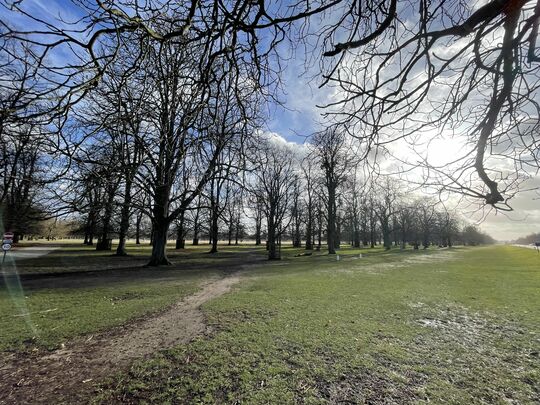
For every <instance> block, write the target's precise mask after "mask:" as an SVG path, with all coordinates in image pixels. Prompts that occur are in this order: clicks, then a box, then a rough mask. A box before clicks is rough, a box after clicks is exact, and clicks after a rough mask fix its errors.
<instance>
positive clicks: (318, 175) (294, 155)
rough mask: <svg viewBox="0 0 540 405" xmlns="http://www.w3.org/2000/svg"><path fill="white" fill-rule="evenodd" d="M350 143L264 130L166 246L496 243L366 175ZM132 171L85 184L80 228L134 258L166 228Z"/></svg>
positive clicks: (194, 205) (99, 166) (179, 221)
mask: <svg viewBox="0 0 540 405" xmlns="http://www.w3.org/2000/svg"><path fill="white" fill-rule="evenodd" d="M346 139H347V138H346V137H342V136H339V135H338V134H337V133H335V132H334V131H326V132H321V133H318V134H316V136H314V137H313V138H312V142H311V143H308V144H306V145H303V146H300V145H296V144H292V143H288V142H286V141H284V140H283V138H281V137H279V136H276V135H268V134H262V133H257V134H256V135H254V136H253V137H252V138H251V139H250V140H249V141H250V142H253V143H254V144H256V147H253V148H249V147H248V149H249V150H250V152H249V153H248V154H247V155H243V154H241V153H231V150H229V149H227V150H226V153H225V154H222V155H220V157H219V162H220V165H221V166H220V169H218V170H216V174H215V175H214V176H213V177H212V178H211V179H210V180H209V181H208V182H207V184H206V185H205V186H204V187H203V189H202V190H201V193H200V194H199V195H198V196H197V198H195V199H193V200H191V202H190V203H189V204H188V205H186V206H185V208H183V209H181V210H179V213H178V215H177V217H175V218H174V219H173V220H172V222H171V227H170V228H169V229H168V231H167V234H166V236H165V240H167V239H169V238H171V237H174V238H175V239H176V248H177V249H182V248H184V246H185V240H186V239H187V238H191V239H192V241H193V242H192V243H193V244H194V245H198V244H199V240H200V239H205V240H208V242H209V244H210V245H211V246H210V247H209V249H210V251H211V252H217V249H218V244H217V242H218V240H219V239H222V240H225V241H227V242H228V244H233V243H234V244H238V243H239V241H241V240H242V239H244V238H250V239H251V238H252V239H253V240H254V243H255V245H260V244H262V243H263V242H264V241H266V243H267V248H268V257H269V258H270V259H279V258H280V253H281V252H280V247H281V241H282V240H283V239H287V240H291V241H292V244H293V246H296V247H300V246H304V247H305V248H306V249H307V250H313V249H315V250H321V248H322V246H323V245H324V247H325V248H326V249H328V252H329V253H331V254H333V253H336V249H339V248H340V246H341V245H342V244H350V245H351V246H354V247H368V246H369V247H374V246H376V245H378V244H382V245H383V246H384V247H385V248H387V249H390V248H391V247H392V246H401V248H406V247H407V246H408V245H412V246H414V248H419V247H420V246H422V247H423V248H428V247H429V246H431V245H437V246H452V245H453V244H454V243H467V244H479V243H486V242H489V241H488V240H487V239H486V238H484V239H481V238H479V237H477V236H478V235H481V234H479V233H478V232H477V231H474V232H476V234H474V236H475V238H472V236H473V228H471V227H467V228H465V229H464V231H463V232H461V228H462V226H461V224H460V221H459V219H458V218H457V217H456V216H455V215H453V214H452V213H450V212H448V211H447V210H445V209H444V208H443V206H442V204H440V203H437V201H436V200H430V199H426V198H425V197H423V198H418V197H411V193H406V191H405V187H404V184H402V183H401V182H400V181H399V180H395V179H393V178H392V177H385V176H380V177H377V178H374V179H371V180H366V179H364V178H363V177H362V176H361V175H359V166H358V163H357V162H356V160H355V156H356V153H355V152H354V151H352V150H351V149H350V148H349V146H348V145H347V142H346ZM246 141H247V140H246ZM237 152H238V151H237ZM105 158H106V159H107V160H106V161H105V162H102V163H100V162H97V161H94V162H92V165H91V167H93V168H94V169H95V170H94V171H95V172H98V173H99V171H100V170H103V168H104V167H107V165H108V162H109V160H108V155H105ZM192 170H196V169H195V168H193V167H192ZM123 175H125V174H124V173H123V172H122V171H117V172H111V171H108V172H107V175H103V176H94V177H92V176H90V177H89V178H84V179H83V181H82V182H81V183H80V184H79V182H77V186H78V187H81V189H80V194H79V195H80V200H79V201H78V203H77V204H76V206H77V207H79V209H78V213H79V215H80V218H81V221H80V229H79V232H81V233H84V237H85V243H88V244H92V243H93V241H94V237H95V236H97V237H98V240H99V242H98V244H97V248H98V249H110V248H111V247H110V245H109V244H108V242H109V239H110V238H111V237H112V234H114V235H115V236H116V235H118V237H119V240H120V242H119V245H118V248H117V252H116V253H117V254H118V255H124V254H126V250H125V240H126V238H127V237H128V236H129V235H131V236H134V237H135V239H136V242H137V243H140V239H141V237H142V236H143V235H144V236H147V237H149V238H150V240H151V243H152V244H155V243H156V239H155V232H156V229H155V226H156V223H155V222H154V221H153V217H152V211H150V210H148V209H147V207H148V206H147V203H148V201H150V200H151V195H150V194H149V192H148V190H147V189H146V188H145V187H144V185H141V184H139V183H138V181H137V180H136V179H137V178H138V176H139V175H140V174H139V173H138V172H136V173H135V174H134V176H133V178H134V179H135V180H134V181H133V182H131V183H130V182H126V181H125V180H123V179H122V176H123ZM180 175H181V176H186V177H181V178H179V179H178V180H177V181H178V182H180V183H181V184H184V183H187V182H189V177H190V176H191V172H182V173H180ZM182 190H183V189H181V188H179V189H175V192H181V191H182ZM126 200H128V201H129V204H128V205H126ZM171 200H172V201H174V203H173V204H172V205H171V210H176V209H177V207H179V206H181V204H182V199H177V198H176V195H175V196H173V197H172V198H171ZM466 234H467V235H468V236H467V238H465V235H466ZM105 241H106V242H105Z"/></svg>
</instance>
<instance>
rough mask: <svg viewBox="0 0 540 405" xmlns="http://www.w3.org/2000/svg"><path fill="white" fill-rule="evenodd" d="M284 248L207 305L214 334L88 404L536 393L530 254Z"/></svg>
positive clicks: (473, 399)
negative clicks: (299, 252)
mask: <svg viewBox="0 0 540 405" xmlns="http://www.w3.org/2000/svg"><path fill="white" fill-rule="evenodd" d="M293 253H294V251H290V252H289V253H288V256H287V257H286V259H285V260H283V261H282V262H280V263H274V264H271V265H270V264H269V265H265V266H260V267H257V268H254V269H253V270H252V272H251V273H250V274H249V275H248V276H247V277H246V280H245V281H244V282H243V283H242V284H241V285H240V286H238V287H237V288H236V290H235V291H234V292H232V293H229V294H227V295H225V296H223V297H221V298H219V299H216V300H214V301H211V302H210V303H209V304H207V305H206V306H205V308H204V309H205V312H206V315H207V318H208V321H209V322H210V323H211V325H212V326H213V328H214V334H213V336H211V337H201V338H199V339H197V340H196V341H194V342H192V343H190V344H188V345H185V346H180V347H177V348H175V349H173V350H167V351H164V352H162V353H160V354H158V355H156V356H155V357H153V358H152V359H146V360H143V361H139V362H137V363H136V364H135V365H134V366H133V367H132V369H131V370H130V371H129V372H127V373H123V374H120V375H119V376H117V377H116V378H115V379H113V380H112V381H110V382H109V383H108V384H105V385H104V386H103V391H102V393H101V395H100V397H99V398H97V399H95V401H96V402H102V403H111V402H118V403H120V402H122V403H129V402H131V403H135V402H137V403H140V402H143V403H144V402H152V403H182V404H184V403H186V404H193V403H209V404H210V403H212V404H213V403H245V404H258V403H261V404H262V403H279V404H286V403H305V404H318V403H328V402H330V403H377V404H378V403H381V404H382V403H418V402H420V403H422V402H431V403H448V404H473V403H486V404H487V403H489V404H492V403H495V404H497V403H500V404H502V403H516V404H527V403H538V402H540V357H539V351H540V255H538V254H537V253H536V252H535V251H532V250H527V249H519V248H513V247H502V246H495V247H488V248H474V249H472V248H471V249H463V248H461V249H459V248H458V249H452V250H441V251H437V250H432V251H428V252H422V251H419V252H412V251H407V252H399V251H393V252H391V253H382V252H380V251H376V252H374V253H373V254H367V255H366V254H365V253H366V250H364V251H362V253H363V257H362V258H359V257H358V254H359V253H360V251H354V250H348V251H347V253H346V254H344V255H343V254H342V255H341V257H340V259H341V260H339V261H337V260H336V259H335V258H330V257H327V256H317V257H294V254H293Z"/></svg>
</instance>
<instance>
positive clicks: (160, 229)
mask: <svg viewBox="0 0 540 405" xmlns="http://www.w3.org/2000/svg"><path fill="white" fill-rule="evenodd" d="M168 233H169V223H168V222H166V221H163V222H161V223H159V224H156V225H155V226H154V237H153V240H152V256H151V257H150V262H149V263H148V266H162V265H170V264H171V262H170V261H169V259H168V258H167V235H168Z"/></svg>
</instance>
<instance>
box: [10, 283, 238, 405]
mask: <svg viewBox="0 0 540 405" xmlns="http://www.w3.org/2000/svg"><path fill="white" fill-rule="evenodd" d="M239 281H240V276H239V275H238V274H232V275H229V276H227V277H224V278H220V279H212V280H209V281H207V282H205V283H204V284H203V285H202V287H201V290H200V291H199V292H197V293H195V294H193V295H191V296H188V297H186V298H185V299H184V300H182V301H180V302H178V303H177V304H175V305H174V306H172V307H170V308H169V309H167V310H165V311H164V312H162V313H161V314H159V315H157V316H156V315H154V316H150V317H148V318H147V319H143V320H140V321H138V322H133V323H131V324H129V325H127V326H124V327H119V328H114V329H112V330H110V331H107V332H105V333H102V334H100V335H96V336H90V337H86V339H78V340H75V341H73V342H72V343H71V344H69V345H68V346H67V347H65V348H63V349H59V350H57V351H55V352H53V353H51V354H47V355H44V356H31V357H28V356H16V355H12V356H11V357H10V358H8V359H3V360H0V375H1V376H2V377H1V380H0V404H14V403H49V404H51V403H61V402H68V403H81V400H82V398H84V397H85V396H86V397H87V395H89V394H90V393H91V392H92V390H93V388H94V384H95V382H97V381H99V380H101V379H103V378H104V377H107V376H109V375H111V374H113V373H115V372H116V371H119V370H121V369H123V368H125V367H127V366H128V365H129V364H130V363H132V362H133V361H134V360H135V359H138V358H141V357H144V356H146V355H149V354H151V353H154V352H156V351H158V350H161V349H166V348H169V347H173V346H175V345H177V344H180V343H187V342H189V341H190V340H192V339H193V338H194V337H196V336H198V335H200V334H202V333H204V332H205V331H206V328H207V327H206V323H205V320H204V314H203V312H202V311H201V309H200V307H201V305H202V304H204V303H205V302H207V301H209V300H211V299H213V298H216V297H219V296H221V295H223V294H225V293H227V292H228V291H230V289H231V287H232V286H233V285H234V284H236V283H238V282H239Z"/></svg>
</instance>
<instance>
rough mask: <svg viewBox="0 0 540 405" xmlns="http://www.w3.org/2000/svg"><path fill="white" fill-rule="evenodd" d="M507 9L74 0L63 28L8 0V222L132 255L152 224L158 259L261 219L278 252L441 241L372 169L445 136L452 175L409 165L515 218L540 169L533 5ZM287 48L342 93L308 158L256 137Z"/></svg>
mask: <svg viewBox="0 0 540 405" xmlns="http://www.w3.org/2000/svg"><path fill="white" fill-rule="evenodd" d="M364 3H365V4H364ZM506 3H507V2H500V1H495V0H493V1H489V2H487V3H485V4H482V5H481V6H479V7H476V6H475V7H476V8H474V7H472V6H471V5H470V4H469V2H466V1H459V2H444V1H436V2H420V4H419V5H418V9H419V10H416V11H420V13H417V12H414V13H412V8H411V7H412V4H411V3H410V2H397V1H390V2H387V1H382V0H373V1H372V0H369V1H366V2H363V5H362V7H359V4H358V3H357V2H356V1H345V0H335V1H331V2H323V1H315V2H312V1H309V2H307V1H299V2H295V3H294V4H291V5H290V6H289V7H282V6H280V4H279V2H278V3H274V2H265V1H259V2H253V1H248V0H241V1H234V2H221V1H218V2H213V1H203V0H193V1H189V2H175V1H160V2H154V1H152V0H149V1H147V2H144V3H141V2H138V1H130V0H127V1H124V2H122V4H121V6H118V4H117V3H116V2H113V1H109V0H104V1H83V2H80V1H73V2H72V3H71V6H72V7H73V8H74V9H76V11H77V12H76V13H74V15H77V18H72V19H71V20H70V19H69V18H63V17H58V18H56V17H54V16H51V15H46V16H39V15H35V14H34V13H33V12H32V11H31V10H29V9H27V8H26V7H27V5H26V3H24V2H10V1H8V2H3V3H2V11H3V14H2V16H3V17H2V20H1V23H0V96H1V97H0V102H1V113H0V135H1V137H2V151H1V153H2V156H1V159H2V162H1V164H2V169H3V171H2V182H1V185H0V205H1V206H2V218H3V221H4V225H3V226H4V228H9V229H13V230H15V231H16V232H17V234H19V235H20V234H23V233H26V234H28V233H31V232H32V231H31V228H30V226H31V223H32V222H35V221H37V220H43V219H48V218H54V217H59V216H68V217H72V218H77V219H78V220H79V221H81V224H82V225H81V229H82V232H83V233H84V236H85V240H86V243H96V247H97V248H99V249H110V248H111V246H110V242H109V241H110V239H111V237H112V235H115V236H116V235H118V238H119V240H120V243H119V246H118V247H117V254H118V255H124V254H126V253H127V252H126V248H125V241H126V239H127V237H128V235H130V234H132V233H133V230H135V234H137V232H138V233H139V234H140V233H141V232H142V231H141V230H142V228H143V225H144V223H146V222H149V223H150V229H151V232H150V233H151V240H152V257H151V259H150V264H152V265H160V264H167V263H168V259H167V255H166V242H167V240H168V238H169V237H170V236H171V233H174V234H175V238H176V240H177V241H178V242H177V246H178V248H182V246H183V243H184V242H183V240H184V239H185V235H187V234H188V233H189V232H191V233H192V234H193V235H194V239H195V240H197V239H199V236H200V235H202V233H203V232H207V233H208V237H209V239H210V241H211V244H212V247H211V250H212V251H216V250H217V248H218V246H217V241H218V239H219V237H221V235H222V234H223V229H224V228H225V229H227V231H226V233H227V238H228V239H229V240H231V241H232V240H233V239H234V240H235V241H236V239H237V238H240V239H241V235H242V233H243V232H245V228H247V227H251V224H252V223H253V227H254V229H255V232H254V233H255V239H256V240H257V241H258V242H261V243H262V240H263V239H264V240H266V241H268V249H269V257H270V258H278V257H279V246H280V243H281V241H282V240H283V239H284V238H291V239H292V240H293V243H294V244H295V245H299V244H300V243H301V240H302V236H303V237H304V240H305V245H306V246H307V247H312V248H313V247H315V248H316V247H319V246H321V244H322V241H325V242H326V246H327V249H328V251H329V253H335V249H337V248H338V247H339V246H340V244H342V243H345V241H347V243H349V242H352V244H353V245H359V244H361V245H364V244H366V241H367V245H369V246H371V245H374V244H375V243H379V242H381V243H382V244H383V245H384V246H385V247H386V248H389V247H390V246H391V245H392V244H394V245H395V244H401V245H402V246H405V245H407V244H411V243H412V244H413V245H414V246H429V245H432V244H436V245H443V246H444V245H451V244H453V243H454V241H455V240H456V235H458V234H460V232H459V231H460V230H459V229H457V228H459V226H458V225H456V223H457V222H458V220H457V219H456V218H455V216H453V215H452V214H451V213H450V212H448V210H446V209H444V208H443V205H442V204H437V203H436V202H435V201H430V200H429V199H425V198H423V199H416V198H414V197H413V196H412V194H410V193H407V192H405V191H404V190H405V189H406V188H405V187H404V185H403V183H402V182H399V181H398V180H395V179H392V178H391V177H387V176H382V175H379V174H378V173H377V171H376V170H371V171H368V172H366V171H365V170H364V169H363V168H364V167H365V163H366V161H368V160H370V159H371V158H373V156H374V155H377V153H378V151H379V150H384V149H385V148H386V145H388V144H390V143H391V142H394V141H396V140H398V139H404V138H406V139H412V141H411V142H413V143H414V139H415V136H416V135H417V134H418V133H420V132H422V131H430V130H436V131H439V130H440V131H442V129H446V130H450V131H451V132H452V134H453V135H454V136H455V137H456V138H462V139H463V140H465V141H466V144H467V145H470V146H471V147H470V150H468V152H467V153H466V154H465V155H464V156H463V158H462V159H458V162H460V163H459V164H460V168H459V170H458V171H449V170H445V168H444V167H436V166H433V165H432V164H430V163H428V162H427V161H423V160H422V159H419V160H418V161H417V162H416V164H417V165H418V166H419V167H422V168H424V169H425V170H426V172H428V173H429V174H430V175H434V176H435V182H434V183H430V184H434V185H436V186H438V187H439V188H440V189H442V190H445V191H450V192H454V193H458V194H460V195H462V196H464V197H466V198H470V199H473V200H477V201H480V202H481V204H486V205H488V206H490V207H494V208H495V209H510V207H509V206H508V204H507V202H508V200H509V199H510V198H512V197H513V196H514V195H515V194H516V193H517V192H519V189H520V184H521V183H522V181H523V180H525V179H526V177H527V170H529V169H530V170H533V171H534V170H536V169H537V167H538V161H537V159H538V156H537V153H536V152H535V151H537V150H538V148H537V147H536V146H537V140H536V138H535V136H534V134H535V133H537V128H538V120H537V117H538V113H537V103H535V102H534V100H535V96H536V95H537V90H538V83H539V82H538V81H537V80H536V79H535V77H536V76H537V75H538V63H537V62H538V57H537V55H536V36H537V33H538V23H539V18H540V8H539V7H538V6H537V5H536V4H533V3H534V2H532V1H525V0H523V1H518V2H510V3H508V4H506ZM454 15H455V16H457V17H456V18H453V17H452V16H454ZM407 16H408V17H407ZM410 16H415V17H414V18H419V20H418V21H417V24H416V23H415V24H409V23H410V21H409V19H410V18H413V17H410ZM417 16H418V17H417ZM9 17H13V18H12V20H13V21H20V19H24V20H25V21H26V22H27V24H26V25H19V26H16V25H13V24H12V23H11V19H10V18H9ZM328 17H332V18H328ZM415 21H416V20H415ZM407 27H414V28H413V29H411V28H407ZM497 33H502V42H501V44H502V45H501V46H499V45H498V42H497V41H492V39H493V36H494V35H496V34H497ZM310 38H318V40H317V41H315V42H316V43H317V45H316V46H315V45H310V44H311V42H310V41H309V39H310ZM462 38H464V40H462ZM285 43H286V44H288V45H292V44H296V45H298V44H301V45H304V46H305V47H306V48H307V50H308V53H309V54H311V55H314V56H313V58H311V59H312V60H318V59H317V58H318V57H320V62H321V63H320V76H319V78H320V80H321V86H330V87H332V86H334V87H332V88H333V89H337V90H339V91H336V98H335V99H334V102H331V103H329V104H328V105H327V106H325V107H326V109H325V110H324V111H325V114H326V115H325V122H324V123H323V124H321V130H320V131H319V132H317V133H315V134H311V136H310V140H309V142H308V144H307V145H306V146H305V148H303V151H302V152H298V151H295V150H291V147H289V146H287V145H286V144H285V145H283V144H280V142H276V140H275V139H272V137H269V136H268V135H265V134H264V133H265V131H264V121H265V119H266V118H267V114H266V106H268V105H269V103H273V104H279V103H280V100H279V94H280V89H281V85H282V83H281V74H282V73H283V65H282V64H283V62H284V61H285V60H286V57H284V56H283V55H282V53H283V46H282V45H283V44H285ZM444 49H445V50H446V52H447V54H444V55H443V56H441V55H442V53H441V52H442V50H444ZM397 62H399V63H397ZM396 63H397V64H396ZM396 66H397V67H399V68H397V69H394V67H396ZM441 95H442V98H441V97H440V96H441ZM535 117H536V119H535ZM501 161H502V162H503V163H500V162H501ZM371 168H373V166H371ZM246 216H248V217H249V218H250V220H249V221H246ZM246 222H248V223H247V224H246ZM25 223H26V225H25ZM461 234H463V233H461Z"/></svg>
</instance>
